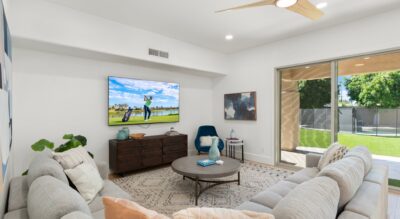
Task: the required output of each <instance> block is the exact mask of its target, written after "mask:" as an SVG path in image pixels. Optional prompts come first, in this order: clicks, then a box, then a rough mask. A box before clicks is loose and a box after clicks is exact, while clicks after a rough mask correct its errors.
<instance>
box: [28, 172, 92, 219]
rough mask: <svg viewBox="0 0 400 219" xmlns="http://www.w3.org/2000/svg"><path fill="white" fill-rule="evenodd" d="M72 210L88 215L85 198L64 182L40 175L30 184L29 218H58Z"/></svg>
mask: <svg viewBox="0 0 400 219" xmlns="http://www.w3.org/2000/svg"><path fill="white" fill-rule="evenodd" d="M73 211H81V212H83V213H85V214H87V215H90V210H89V207H88V205H87V204H86V202H85V200H84V199H83V198H82V197H81V196H80V195H79V193H78V192H77V191H75V190H73V189H72V188H71V187H69V186H68V185H66V184H65V183H64V182H61V181H60V180H58V179H56V178H54V177H51V176H42V177H39V178H37V179H36V180H35V181H34V182H33V183H32V185H31V186H30V188H29V193H28V214H29V217H30V218H31V219H59V218H61V217H63V216H64V215H67V214H69V213H71V212H73Z"/></svg>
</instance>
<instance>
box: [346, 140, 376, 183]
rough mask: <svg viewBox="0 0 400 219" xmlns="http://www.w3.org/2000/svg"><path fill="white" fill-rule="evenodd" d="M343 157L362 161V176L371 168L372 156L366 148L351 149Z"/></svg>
mask: <svg viewBox="0 0 400 219" xmlns="http://www.w3.org/2000/svg"><path fill="white" fill-rule="evenodd" d="M345 157H358V158H360V159H361V160H362V161H363V164H364V176H365V175H367V173H368V172H369V171H370V170H371V167H372V155H371V152H369V150H368V148H366V147H364V146H357V147H355V148H352V149H351V150H350V151H349V152H348V153H347V154H346V155H345Z"/></svg>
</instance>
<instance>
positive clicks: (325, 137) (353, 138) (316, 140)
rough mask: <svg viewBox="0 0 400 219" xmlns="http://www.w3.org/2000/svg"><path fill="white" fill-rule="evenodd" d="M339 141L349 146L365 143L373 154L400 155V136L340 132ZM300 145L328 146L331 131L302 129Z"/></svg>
mask: <svg viewBox="0 0 400 219" xmlns="http://www.w3.org/2000/svg"><path fill="white" fill-rule="evenodd" d="M338 141H339V143H340V144H343V145H346V146H347V147H349V148H352V147H355V146H358V145H363V146H366V147H367V148H368V149H369V150H370V151H371V153H373V154H377V155H386V156H395V157H400V137H381V136H367V135H357V134H351V133H339V134H338ZM300 145H301V146H306V147H317V148H327V147H329V145H330V133H329V131H321V130H313V129H301V130H300Z"/></svg>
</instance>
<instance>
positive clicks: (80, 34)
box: [7, 0, 226, 74]
mask: <svg viewBox="0 0 400 219" xmlns="http://www.w3.org/2000/svg"><path fill="white" fill-rule="evenodd" d="M7 8H8V12H9V13H7V14H8V16H9V23H10V29H11V34H12V36H13V37H18V38H22V39H29V40H34V41H39V42H46V43H50V44H59V45H62V46H68V47H72V48H81V49H84V50H90V51H96V52H102V53H106V54H112V55H118V56H122V57H128V58H133V59H138V60H146V61H151V62H156V63H163V64H168V65H173V66H180V67H184V68H191V69H196V70H202V71H209V72H215V73H219V74H225V72H226V68H225V67H226V65H225V64H226V55H224V54H221V53H218V52H215V51H212V50H209V49H205V48H202V47H199V46H195V45H193V44H190V43H186V42H182V41H179V40H175V39H172V38H169V37H165V36H162V35H159V34H156V33H152V32H148V31H144V30H141V29H137V28H133V27H130V26H127V25H124V24H121V23H117V22H113V21H110V20H107V19H104V18H101V17H97V16H93V15H89V14H86V13H82V12H79V11H77V10H73V9H71V8H68V7H64V6H61V5H58V4H55V3H52V2H49V1H44V0H29V1H26V0H12V1H10V2H8V4H7ZM148 48H154V49H160V50H163V51H168V52H169V53H170V58H169V59H163V58H159V57H154V56H149V55H148Z"/></svg>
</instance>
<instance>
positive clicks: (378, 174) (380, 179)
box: [364, 164, 389, 185]
mask: <svg viewBox="0 0 400 219" xmlns="http://www.w3.org/2000/svg"><path fill="white" fill-rule="evenodd" d="M388 171H389V170H388V167H387V166H386V165H384V164H374V165H373V166H372V168H371V170H370V171H369V172H368V174H367V175H366V176H365V178H364V181H368V182H374V183H378V184H380V185H387V184H388V181H387V179H388Z"/></svg>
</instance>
